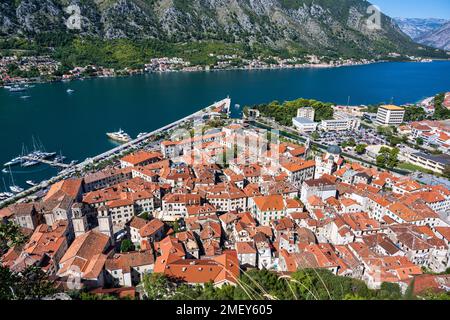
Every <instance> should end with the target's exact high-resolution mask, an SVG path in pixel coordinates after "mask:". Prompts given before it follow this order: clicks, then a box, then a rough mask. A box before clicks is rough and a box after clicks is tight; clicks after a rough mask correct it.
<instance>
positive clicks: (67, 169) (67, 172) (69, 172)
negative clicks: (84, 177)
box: [0, 98, 231, 209]
mask: <svg viewBox="0 0 450 320" xmlns="http://www.w3.org/2000/svg"><path fill="white" fill-rule="evenodd" d="M224 104H225V105H226V107H227V108H228V110H229V108H230V105H231V100H230V99H229V98H226V99H223V100H221V101H219V102H215V103H214V104H212V105H210V106H208V107H206V108H203V109H201V110H199V111H197V112H195V113H193V114H191V115H188V116H186V117H184V118H182V119H179V120H177V121H174V122H172V123H170V124H168V125H166V126H164V127H161V128H159V129H157V130H154V131H153V132H150V133H148V134H146V135H144V136H142V137H139V138H137V139H135V140H133V141H130V142H128V143H126V144H123V145H120V146H118V147H116V148H114V149H111V150H109V151H107V152H104V153H102V154H99V155H97V156H95V157H93V158H88V159H86V160H84V161H83V162H81V163H79V164H61V163H58V164H57V165H56V164H54V162H52V161H48V160H44V161H45V162H44V161H41V160H40V161H41V162H42V163H47V164H50V165H55V166H60V167H61V168H63V169H64V170H62V171H61V172H60V173H59V174H58V175H56V176H54V177H52V178H50V179H48V180H45V181H42V182H41V183H40V184H39V185H37V186H35V187H31V188H29V189H27V190H25V191H23V192H21V193H18V194H16V195H14V197H11V198H9V199H6V200H4V201H1V202H0V209H1V208H3V207H5V206H7V205H8V204H11V203H14V202H16V201H19V200H21V199H23V198H25V197H28V196H31V195H33V194H35V193H36V192H38V191H40V190H43V189H45V188H47V187H49V186H50V185H52V184H54V183H56V182H58V181H61V180H63V179H67V178H69V177H71V176H73V175H75V174H76V173H77V172H82V170H83V169H84V168H85V167H86V166H88V165H91V164H93V163H96V162H99V161H105V160H108V159H111V158H113V157H115V156H118V155H120V154H122V153H124V152H126V151H127V150H130V149H132V148H134V147H136V146H137V145H139V144H140V143H142V142H144V141H145V140H147V139H149V138H151V137H152V136H154V135H156V134H158V133H161V132H163V131H167V130H170V129H174V128H176V127H177V126H180V125H182V124H184V123H185V122H187V121H189V120H192V119H195V118H196V117H199V116H202V115H204V114H205V113H206V111H205V110H206V109H210V108H215V107H218V106H221V105H224ZM30 160H35V159H31V158H30Z"/></svg>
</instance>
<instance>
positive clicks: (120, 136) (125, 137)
mask: <svg viewBox="0 0 450 320" xmlns="http://www.w3.org/2000/svg"><path fill="white" fill-rule="evenodd" d="M106 135H107V136H108V138H110V139H112V140H115V141H119V142H129V141H131V137H130V135H129V134H128V133H126V132H125V131H123V130H122V129H120V130H119V131H117V132H108V133H106Z"/></svg>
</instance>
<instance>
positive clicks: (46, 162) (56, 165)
mask: <svg viewBox="0 0 450 320" xmlns="http://www.w3.org/2000/svg"><path fill="white" fill-rule="evenodd" d="M22 159H24V160H26V161H37V162H40V163H43V164H48V165H50V166H52V167H59V168H62V169H68V168H70V167H72V166H73V164H66V163H62V162H57V161H51V160H46V159H35V158H31V157H28V156H23V157H22Z"/></svg>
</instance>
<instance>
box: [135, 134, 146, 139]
mask: <svg viewBox="0 0 450 320" xmlns="http://www.w3.org/2000/svg"><path fill="white" fill-rule="evenodd" d="M147 134H148V133H147V132H142V133H139V134H138V136H137V138H138V139H140V138H142V137H144V136H146V135H147Z"/></svg>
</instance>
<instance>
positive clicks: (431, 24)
mask: <svg viewBox="0 0 450 320" xmlns="http://www.w3.org/2000/svg"><path fill="white" fill-rule="evenodd" d="M394 20H395V22H396V23H397V24H398V26H399V27H400V29H401V30H402V31H403V32H404V33H406V34H407V35H408V36H410V37H411V39H413V40H417V39H419V38H420V37H422V36H423V35H425V34H427V33H430V32H431V31H434V30H437V29H439V28H440V27H442V26H443V25H444V24H445V23H447V22H449V21H448V20H445V19H433V18H430V19H421V18H394Z"/></svg>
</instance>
